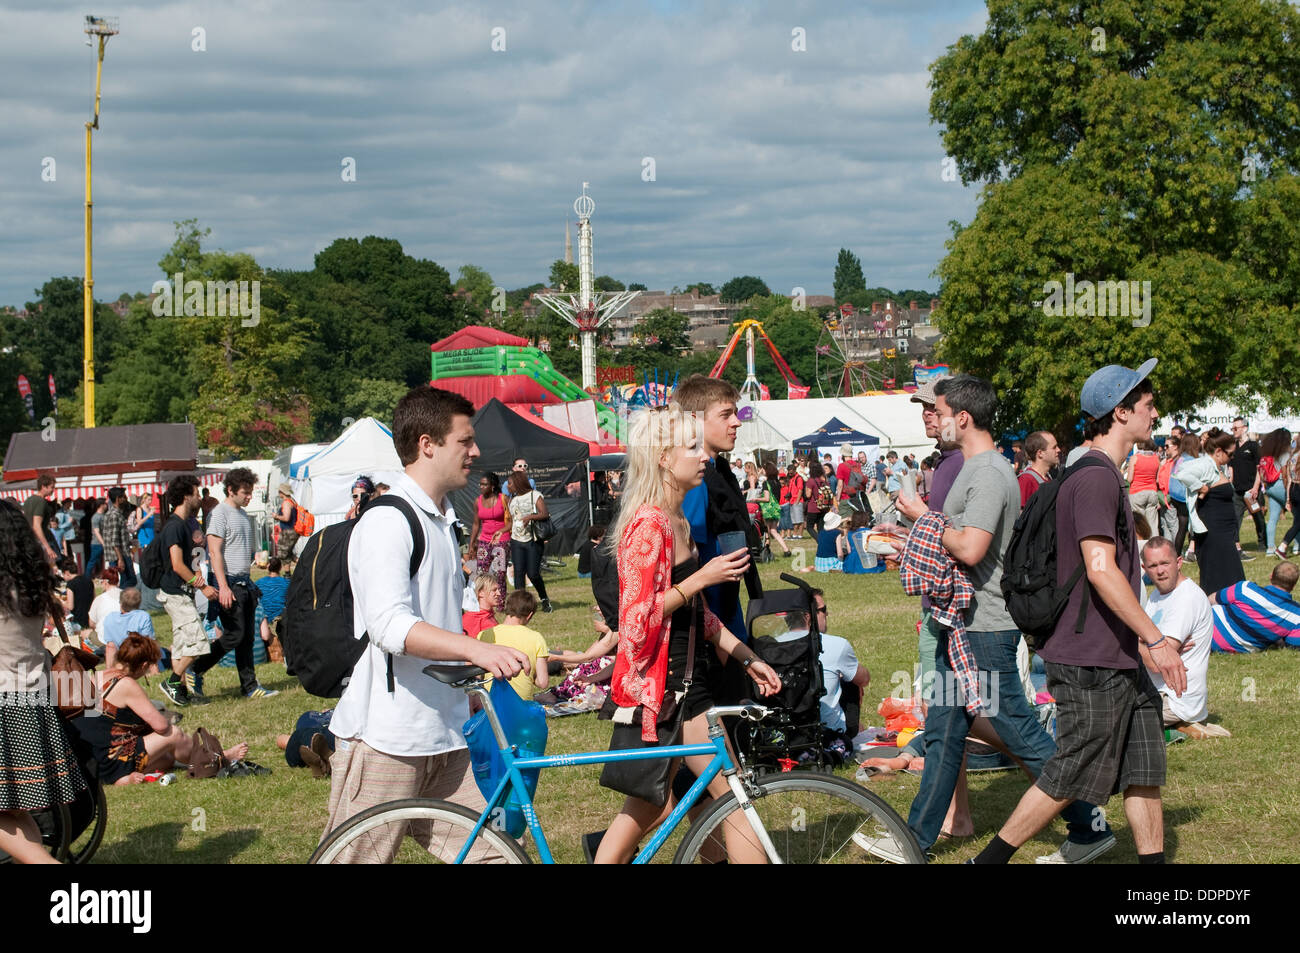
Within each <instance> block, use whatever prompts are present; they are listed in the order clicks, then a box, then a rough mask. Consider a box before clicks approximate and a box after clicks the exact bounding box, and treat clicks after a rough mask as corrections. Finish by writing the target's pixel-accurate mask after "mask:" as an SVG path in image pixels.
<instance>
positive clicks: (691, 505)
mask: <svg viewBox="0 0 1300 953" xmlns="http://www.w3.org/2000/svg"><path fill="white" fill-rule="evenodd" d="M739 398H740V393H739V391H737V390H736V388H735V386H733V385H732V384H729V383H728V382H726V381H724V380H720V379H718V378H714V377H705V376H704V375H703V374H694V375H692V376H691V377H689V378H687V379H686V380H685V381H683V382H682V383H681V384H679V385H678V387H677V390H676V391H675V393H674V394H673V399H674V400H675V401H677V403H678V404H680V405H681V408H682V410H685V411H687V412H688V413H692V414H694V415H695V418H696V420H698V421H699V423H700V428H701V431H702V434H703V440H704V449H705V451H706V452H707V453H708V455H709V458H710V463H709V466H708V469H706V470H705V472H704V481H703V482H702V483H700V485H699V486H697V487H695V488H694V489H692V490H690V491H689V492H688V493H687V494H686V498H685V499H684V500H683V501H682V513H683V514H684V515H685V516H686V519H687V521H688V522H689V523H690V524H691V538H692V539H694V540H695V545H696V547H697V548H698V549H699V552H700V564H701V565H703V564H704V563H706V562H708V561H709V560H710V559H712V558H713V557H714V556H718V555H720V553H719V552H718V536H719V535H720V534H721V533H725V532H736V531H739V532H743V533H745V534H746V539H747V540H748V542H749V545H750V551H751V552H752V551H753V550H754V549H755V548H757V544H758V533H757V531H756V530H755V529H754V524H753V523H752V522H751V521H750V519H749V514H748V512H747V511H746V508H745V497H744V494H742V493H741V492H740V486H739V484H737V483H736V478H735V476H734V475H733V474H732V472H731V467H730V466H727V465H726V464H725V463H724V464H723V465H722V466H719V465H718V459H717V458H718V454H720V453H730V452H731V450H733V449H734V448H735V446H736V432H737V431H738V430H740V417H739V416H737V414H736V401H737V400H739ZM745 585H746V588H747V589H748V591H749V595H750V598H754V597H756V596H760V595H762V594H763V589H762V584H761V583H759V581H758V569H757V567H756V566H755V565H754V564H753V563H752V562H751V563H750V567H749V570H748V571H747V572H746V573H745ZM704 597H705V600H706V601H707V602H708V604H709V608H710V609H712V610H713V613H714V615H716V616H717V617H718V618H719V619H720V620H721V621H722V624H723V625H724V626H726V627H727V630H728V631H729V632H731V634H732V635H734V636H735V637H736V638H738V639H740V640H741V641H742V642H746V643H748V641H749V634H748V632H747V631H746V629H745V614H744V612H743V610H742V609H741V605H740V582H739V581H737V582H728V583H722V584H720V585H717V586H710V587H709V588H708V589H706V590H705V592H704Z"/></svg>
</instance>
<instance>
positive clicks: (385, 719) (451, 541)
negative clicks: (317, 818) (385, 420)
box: [325, 386, 527, 863]
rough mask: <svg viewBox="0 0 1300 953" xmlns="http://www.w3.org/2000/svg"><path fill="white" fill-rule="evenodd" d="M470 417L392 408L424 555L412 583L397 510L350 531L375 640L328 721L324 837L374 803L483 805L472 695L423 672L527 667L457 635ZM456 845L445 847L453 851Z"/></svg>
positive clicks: (466, 406)
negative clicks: (454, 663) (469, 740)
mask: <svg viewBox="0 0 1300 953" xmlns="http://www.w3.org/2000/svg"><path fill="white" fill-rule="evenodd" d="M473 413H474V405H473V404H471V403H470V402H469V401H468V400H466V399H465V398H464V397H461V396H460V395H459V394H453V393H451V392H450V391H444V390H439V389H437V388H433V387H424V386H422V387H416V388H414V389H413V390H411V391H410V392H409V393H408V394H407V395H406V396H405V397H403V398H402V399H401V400H400V401H398V402H397V407H396V409H395V410H394V412H393V444H394V446H395V447H396V450H397V456H398V458H399V459H400V460H401V461H402V465H403V467H404V468H405V470H404V473H403V475H402V476H400V477H398V478H397V480H396V481H395V482H394V483H393V484H392V486H391V487H390V488H389V490H388V492H389V493H391V494H393V495H395V496H398V497H401V498H402V499H403V500H405V501H406V502H407V503H409V504H410V505H411V506H412V507H414V509H415V512H416V514H417V518H418V520H419V522H420V525H421V527H422V529H423V531H424V537H425V547H424V559H423V561H422V562H421V563H420V568H419V571H418V572H417V573H416V575H415V578H411V577H410V560H411V555H412V553H413V552H414V545H415V544H414V541H413V540H412V539H411V530H410V527H409V525H408V524H407V521H406V517H405V516H404V515H403V514H402V513H401V512H400V511H399V510H398V509H397V508H396V507H374V508H372V509H368V510H366V511H365V512H364V513H363V514H362V516H361V517H360V519H359V521H358V523H357V526H356V528H355V529H354V530H353V531H352V536H351V538H350V540H349V543H348V572H349V576H350V578H351V582H352V592H353V598H354V609H353V624H354V627H355V631H356V634H357V636H358V638H359V637H360V636H361V634H362V633H367V634H368V635H369V637H370V643H369V645H368V646H367V647H366V650H365V652H363V653H362V655H361V658H360V659H359V660H358V661H357V664H356V666H355V667H354V668H353V670H352V677H351V680H350V681H349V682H348V686H347V688H346V689H344V691H343V697H342V698H340V699H339V703H338V707H337V708H335V709H334V717H333V720H332V721H331V723H330V730H331V731H332V732H333V733H334V735H335V736H336V739H337V741H336V748H335V752H334V757H333V759H332V760H331V771H332V773H331V777H332V786H331V789H330V804H329V822H328V824H327V825H326V829H325V832H326V834H328V833H329V832H330V831H331V830H333V829H334V828H336V827H338V826H339V825H341V824H342V823H343V822H344V821H346V820H347V819H348V818H350V817H352V816H353V815H355V814H358V813H360V812H361V811H363V810H365V809H366V808H368V807H372V806H374V805H376V804H382V803H383V802H385V801H392V800H397V799H399V798H409V797H426V798H441V799H444V800H450V801H455V802H457V803H459V804H463V805H465V806H466V807H468V808H470V809H472V810H474V811H481V810H483V808H484V806H485V803H484V800H483V796H482V795H481V794H480V793H479V790H478V788H477V786H476V785H475V783H474V778H473V773H472V771H471V770H470V757H469V751H468V749H467V748H466V746H465V737H464V735H463V734H461V726H462V725H464V723H465V720H466V719H467V718H468V717H469V705H468V702H467V699H466V696H465V693H464V692H463V691H461V690H460V689H458V688H452V687H451V686H449V685H444V684H443V683H442V682H439V681H436V680H435V679H433V678H430V677H429V676H428V675H425V674H424V671H423V669H424V667H425V665H427V664H428V661H429V660H431V659H432V660H460V661H467V662H470V663H471V664H473V665H478V666H480V667H482V668H484V669H486V670H487V671H488V672H489V673H490V674H492V675H494V676H496V677H498V678H503V679H506V680H509V679H510V678H513V677H514V676H515V675H517V674H518V673H519V672H520V671H521V670H522V669H523V667H524V665H525V664H526V661H527V660H526V659H525V657H524V654H523V653H522V652H520V651H519V650H518V649H512V648H510V647H509V646H505V645H492V644H490V643H485V642H479V641H478V640H476V639H471V638H469V637H468V636H466V635H465V634H464V633H463V632H462V630H461V596H462V589H463V587H464V576H463V575H462V573H461V568H460V548H459V546H458V545H457V542H456V535H455V530H454V524H455V520H456V514H455V512H454V510H453V509H452V506H451V500H450V498H449V494H450V493H451V491H453V490H458V489H460V488H461V487H463V486H465V484H466V482H467V481H468V479H469V471H470V467H471V466H472V465H473V462H474V460H475V459H476V458H477V457H478V455H479V450H478V447H477V445H476V444H475V443H474V427H473V425H472V424H471V422H470V418H471V417H472V416H473ZM390 655H391V657H392V666H393V691H391V692H390V691H389V689H388V675H387V673H388V657H389V656H390ZM432 833H433V834H434V836H435V837H436V836H437V832H432ZM400 840H401V831H400V830H398V829H396V828H395V827H389V828H384V829H381V830H379V831H377V832H376V833H375V834H374V835H372V836H371V837H369V838H365V839H363V840H361V841H358V842H356V843H354V845H353V846H352V848H350V849H349V852H348V855H347V856H345V857H343V858H341V859H342V860H343V861H345V862H369V863H374V862H381V863H386V862H389V861H391V860H392V857H393V854H394V853H395V852H396V850H397V847H398V846H399V844H400ZM426 846H427V845H426ZM458 847H459V845H446V849H450V850H452V851H453V852H454V851H455V850H456V849H457V848H458ZM444 859H446V858H444Z"/></svg>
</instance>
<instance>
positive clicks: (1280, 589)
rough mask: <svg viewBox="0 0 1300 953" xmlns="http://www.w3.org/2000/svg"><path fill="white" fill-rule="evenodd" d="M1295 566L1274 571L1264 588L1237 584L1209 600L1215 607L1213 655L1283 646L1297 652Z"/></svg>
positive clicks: (1299, 617) (1299, 611)
mask: <svg viewBox="0 0 1300 953" xmlns="http://www.w3.org/2000/svg"><path fill="white" fill-rule="evenodd" d="M1297 577H1300V570H1297V569H1296V565H1295V563H1290V562H1281V563H1278V564H1277V565H1276V566H1274V567H1273V574H1272V576H1271V577H1270V578H1269V580H1268V582H1269V584H1268V585H1267V586H1261V585H1259V584H1257V583H1253V582H1239V583H1237V584H1235V585H1232V586H1229V587H1228V588H1227V589H1223V590H1220V591H1219V592H1216V593H1215V594H1214V595H1212V596H1211V597H1210V601H1211V602H1212V603H1213V604H1214V644H1213V646H1212V648H1213V650H1214V651H1215V652H1231V653H1234V654H1237V653H1240V654H1245V653H1248V652H1258V651H1261V650H1262V649H1267V648H1273V647H1274V646H1278V645H1286V646H1288V647H1290V648H1293V649H1300V604H1298V603H1297V602H1296V601H1295V598H1294V597H1293V595H1292V594H1293V592H1294V591H1295V585H1296V579H1297Z"/></svg>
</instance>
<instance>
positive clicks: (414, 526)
mask: <svg viewBox="0 0 1300 953" xmlns="http://www.w3.org/2000/svg"><path fill="white" fill-rule="evenodd" d="M378 506H391V507H393V508H394V509H397V510H401V512H402V515H403V516H405V517H406V525H407V527H408V528H409V529H410V530H411V541H412V543H413V544H414V545H413V547H412V549H411V565H410V578H412V579H414V578H415V576H416V574H417V573H419V571H420V563H422V562H424V528H423V527H422V526H420V518H419V517H418V516H416V515H415V508H414V507H412V506H411V504H410V503H408V502H406V500H404V499H402V497H400V496H398V495H396V494H394V493H385V494H384V495H383V496H379V497H376V498H375V499H373V500H370V501H369V502H367V503H366V505H365V507H364V508H363V509H362V511H361V514H360V515H358V516H357V519H360V518H361V516H364V515H365V514H366V513H368V512H370V510H372V509H374V508H375V507H378ZM384 655H385V656H386V657H387V661H388V673H387V674H388V694H390V695H391V694H393V693H394V692H395V691H396V690H397V685H396V683H395V682H394V680H393V656H392V653H391V652H385V653H384Z"/></svg>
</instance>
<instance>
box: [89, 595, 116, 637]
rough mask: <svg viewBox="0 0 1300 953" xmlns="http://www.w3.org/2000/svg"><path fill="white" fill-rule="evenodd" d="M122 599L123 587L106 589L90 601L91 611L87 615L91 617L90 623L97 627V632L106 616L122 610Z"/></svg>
mask: <svg viewBox="0 0 1300 953" xmlns="http://www.w3.org/2000/svg"><path fill="white" fill-rule="evenodd" d="M121 599H122V590H121V589H105V590H104V591H103V592H101V593H100V594H99V595H97V596H95V598H94V601H92V602H91V603H90V611H89V612H88V613H87V615H88V616H89V617H90V624H91V625H92V626H94V627H95V631H96V632H98V631H99V624H100V623H101V622H103V621H104V616H106V615H110V614H112V613H114V612H121V611H122V602H121Z"/></svg>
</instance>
